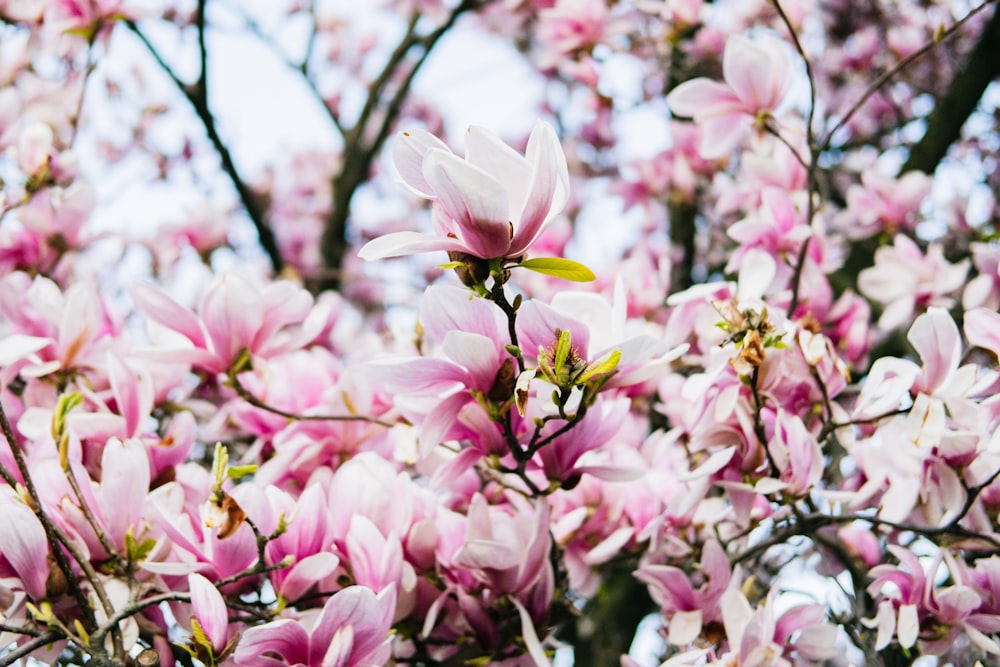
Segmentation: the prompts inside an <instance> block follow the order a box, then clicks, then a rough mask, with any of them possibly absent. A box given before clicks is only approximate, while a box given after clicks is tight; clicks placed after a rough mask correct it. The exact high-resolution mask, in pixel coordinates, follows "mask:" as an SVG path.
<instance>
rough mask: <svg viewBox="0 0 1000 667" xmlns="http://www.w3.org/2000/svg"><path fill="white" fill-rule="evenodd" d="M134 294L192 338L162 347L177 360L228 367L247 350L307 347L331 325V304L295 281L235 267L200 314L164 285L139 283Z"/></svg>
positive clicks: (152, 314)
mask: <svg viewBox="0 0 1000 667" xmlns="http://www.w3.org/2000/svg"><path fill="white" fill-rule="evenodd" d="M132 299H133V300H134V301H135V303H136V306H137V307H138V309H139V310H140V311H142V312H143V313H144V314H145V315H146V316H147V317H149V318H150V319H151V320H153V321H154V322H156V323H157V324H160V325H162V326H163V327H165V328H167V329H170V330H172V331H175V332H177V333H178V334H180V335H181V336H182V337H183V338H185V339H187V341H186V343H187V346H186V347H182V348H180V349H173V350H170V349H160V350H158V352H159V353H161V354H163V355H164V356H165V357H167V358H168V359H169V360H170V361H172V362H174V363H178V362H184V361H186V362H189V363H191V364H192V365H194V366H197V367H199V368H202V369H204V370H207V371H210V372H225V371H226V370H227V369H228V368H229V367H230V365H231V364H232V363H233V361H235V360H236V359H237V357H239V356H240V354H241V353H242V352H243V351H247V352H249V353H250V354H251V355H253V356H254V357H257V358H261V359H267V358H270V357H273V356H276V355H278V354H281V353H283V352H288V351H290V350H294V349H298V348H301V347H304V346H305V345H307V344H308V343H310V342H311V341H312V340H313V339H314V338H315V337H316V336H317V335H319V334H320V332H321V331H322V330H323V327H324V326H325V325H326V321H327V317H328V314H329V307H328V306H327V305H326V304H316V305H314V303H313V298H312V296H311V295H310V294H309V293H308V292H307V291H305V290H304V289H301V288H299V287H296V286H295V285H293V284H292V283H290V282H284V281H279V282H274V283H270V284H268V285H266V286H260V285H256V284H254V283H253V282H251V281H250V280H249V279H248V278H246V277H244V276H243V275H241V274H240V273H238V272H236V271H230V272H228V273H224V274H222V275H220V276H219V277H218V278H217V279H216V280H215V281H213V283H212V286H211V287H209V288H208V290H207V291H206V292H205V295H204V296H203V297H202V300H201V304H200V305H199V308H198V313H199V314H198V315H195V314H194V313H192V312H191V311H190V310H188V309H187V308H185V307H184V306H182V305H180V304H179V303H177V302H176V301H174V300H173V299H172V298H171V297H170V296H169V295H168V294H167V293H166V292H164V291H163V290H162V289H160V288H159V287H155V286H153V285H149V284H137V285H135V286H134V287H133V288H132Z"/></svg>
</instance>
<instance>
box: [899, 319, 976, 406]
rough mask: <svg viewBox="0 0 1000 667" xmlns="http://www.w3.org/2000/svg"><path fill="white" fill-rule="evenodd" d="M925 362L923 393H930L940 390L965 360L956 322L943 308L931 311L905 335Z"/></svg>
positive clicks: (917, 320)
mask: <svg viewBox="0 0 1000 667" xmlns="http://www.w3.org/2000/svg"><path fill="white" fill-rule="evenodd" d="M906 338H907V340H909V341H910V343H911V344H912V345H913V347H914V349H915V350H916V351H917V354H919V355H920V359H921V361H923V382H922V383H921V384H922V386H921V387H920V388H921V389H923V390H925V391H927V392H928V393H933V392H934V390H936V389H939V388H941V387H942V386H943V385H944V384H945V383H946V382H947V380H948V378H950V377H951V375H952V373H953V372H954V371H955V369H957V368H958V364H959V363H960V361H961V358H962V340H961V337H960V336H959V333H958V327H957V326H956V325H955V321H954V320H953V319H951V315H949V314H948V311H946V310H945V309H944V308H928V309H927V312H926V313H924V314H923V315H921V316H920V317H918V318H917V319H916V321H914V323H913V326H911V327H910V331H909V333H907V334H906Z"/></svg>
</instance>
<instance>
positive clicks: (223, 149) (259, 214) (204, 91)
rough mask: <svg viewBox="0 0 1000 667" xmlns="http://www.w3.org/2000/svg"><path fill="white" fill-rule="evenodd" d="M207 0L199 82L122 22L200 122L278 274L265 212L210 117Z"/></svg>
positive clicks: (201, 16) (201, 12) (200, 22)
mask: <svg viewBox="0 0 1000 667" xmlns="http://www.w3.org/2000/svg"><path fill="white" fill-rule="evenodd" d="M206 4H207V0H202V1H201V2H199V4H198V15H197V26H198V51H199V57H200V60H201V71H200V72H199V74H198V81H197V82H196V83H195V84H193V85H189V84H187V83H185V82H184V81H183V80H182V79H181V78H180V77H179V76H178V75H177V73H176V72H175V71H174V69H173V68H172V67H171V66H170V65H169V64H168V63H167V62H166V61H165V60H164V59H163V56H162V55H161V54H160V52H159V51H158V50H157V49H156V47H155V46H153V44H152V42H150V41H149V38H148V37H146V35H145V33H143V32H142V31H141V30H140V29H139V26H138V24H137V23H136V22H135V21H132V20H125V21H124V23H125V25H127V26H128V27H129V29H130V30H131V31H132V32H133V33H134V34H135V36H136V37H138V38H139V41H141V42H142V44H143V46H145V47H146V50H147V51H149V53H150V55H152V56H153V60H155V61H156V64H157V65H159V67H160V69H162V70H163V71H164V72H165V73H166V75H167V76H168V77H169V78H170V80H171V81H173V82H174V85H175V86H177V89H178V90H179V91H180V92H181V94H182V95H184V98H185V99H187V101H188V103H189V104H190V105H191V107H192V108H193V109H194V112H195V114H196V115H197V116H198V119H199V120H200V121H201V124H202V127H203V128H204V129H205V134H206V135H207V136H208V140H209V141H210V142H211V143H212V147H213V148H215V152H216V153H218V155H219V161H220V162H221V163H222V170H223V171H224V172H225V173H226V175H227V176H228V177H229V180H230V182H231V183H232V184H233V187H234V188H235V189H236V194H237V196H238V197H239V199H240V203H241V204H242V205H243V208H244V210H245V211H246V213H247V216H248V217H249V218H250V222H252V223H253V226H254V228H255V229H256V230H257V238H258V240H259V241H260V245H261V248H263V250H264V252H265V253H266V254H267V256H268V258H269V259H270V260H271V268H272V269H273V270H274V272H275V273H279V272H280V271H281V270H282V269H283V268H284V267H285V262H284V260H283V259H282V258H281V251H280V250H279V249H278V242H277V240H276V239H275V237H274V232H273V231H272V230H271V227H270V225H268V223H267V211H266V210H265V208H264V206H263V205H262V204H261V202H260V200H259V199H258V197H257V195H256V194H255V193H254V192H253V191H252V190H251V189H250V187H249V186H248V185H247V184H246V182H245V181H244V180H243V178H242V177H241V176H240V173H239V171H238V170H237V169H236V163H235V162H233V157H232V154H231V153H230V152H229V147H228V146H226V144H225V142H224V141H223V140H222V137H220V136H219V132H218V130H217V129H216V123H215V117H214V116H213V115H212V111H211V109H210V108H209V106H208V87H207V79H208V67H207V65H208V63H207V57H208V53H207V47H206V45H205V5H206Z"/></svg>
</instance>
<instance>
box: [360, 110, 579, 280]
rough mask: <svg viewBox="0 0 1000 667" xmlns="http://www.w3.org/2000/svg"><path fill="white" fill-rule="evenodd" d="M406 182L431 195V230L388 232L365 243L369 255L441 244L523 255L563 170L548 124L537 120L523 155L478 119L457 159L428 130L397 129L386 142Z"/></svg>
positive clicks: (565, 191) (564, 186)
mask: <svg viewBox="0 0 1000 667" xmlns="http://www.w3.org/2000/svg"><path fill="white" fill-rule="evenodd" d="M393 159H394V160H395V163H396V168H397V169H398V170H399V174H400V176H401V177H402V179H403V182H404V183H405V184H406V186H407V187H408V188H409V189H410V190H411V191H412V192H413V193H414V194H416V195H417V196H419V197H423V198H424V199H429V200H431V201H432V202H433V203H434V207H433V218H434V223H435V227H436V228H437V231H438V234H437V235H434V236H432V235H429V234H422V233H419V232H396V233H393V234H388V235H386V236H382V237H380V238H377V239H375V240H373V241H370V242H369V243H367V244H366V245H365V246H364V247H363V248H362V249H361V251H360V252H359V253H358V255H359V256H360V257H361V258H362V259H367V260H372V259H381V258H384V257H399V256H401V255H410V254H413V253H418V252H430V251H432V250H447V251H449V252H456V253H461V254H463V255H471V256H473V257H478V258H481V259H499V258H510V259H514V258H518V257H521V256H523V255H524V254H525V253H526V252H527V251H528V248H530V247H531V245H532V243H534V242H535V240H536V239H537V238H538V237H539V236H540V235H541V233H542V232H543V231H544V230H545V227H546V226H547V225H548V224H549V223H550V222H551V221H552V220H553V219H554V218H555V217H556V216H557V215H558V214H559V213H560V212H561V211H562V208H563V206H565V205H566V201H567V198H568V197H569V171H568V169H567V166H566V157H565V156H564V155H563V151H562V148H561V147H560V145H559V139H558V137H557V136H556V133H555V130H553V129H552V127H551V126H550V125H548V124H546V123H542V122H539V123H538V124H537V125H536V126H535V129H534V130H532V132H531V136H530V137H529V138H528V148H527V152H526V154H525V155H524V156H522V155H519V154H518V153H517V152H516V151H514V150H513V149H512V148H510V147H509V146H507V145H506V144H504V143H503V142H502V141H500V139H498V138H497V137H496V136H494V135H493V134H491V133H490V132H488V131H487V130H484V129H483V128H480V127H471V128H469V131H468V133H467V134H466V136H465V159H464V160H463V159H462V158H460V157H458V156H457V155H455V154H454V153H452V152H451V150H450V149H449V148H448V147H447V146H446V145H445V144H444V142H442V141H441V140H440V139H438V138H436V137H434V136H433V135H432V134H430V133H428V132H425V131H423V130H412V131H410V132H403V133H402V134H400V135H399V137H398V138H397V140H396V144H395V146H394V147H393Z"/></svg>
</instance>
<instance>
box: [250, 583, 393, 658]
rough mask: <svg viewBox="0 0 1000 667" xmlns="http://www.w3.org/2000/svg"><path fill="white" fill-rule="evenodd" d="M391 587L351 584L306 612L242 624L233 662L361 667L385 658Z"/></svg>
mask: <svg viewBox="0 0 1000 667" xmlns="http://www.w3.org/2000/svg"><path fill="white" fill-rule="evenodd" d="M395 606H396V593H395V589H394V588H393V587H391V586H390V587H388V588H386V589H385V590H383V591H382V592H381V593H379V594H378V595H376V594H375V592H374V591H372V590H371V589H370V588H365V587H364V586H351V587H349V588H345V589H343V590H342V591H340V592H338V593H336V594H334V595H333V596H331V597H330V599H329V600H328V601H327V603H326V604H325V605H323V610H322V611H321V612H320V614H319V615H318V617H317V616H315V615H313V616H312V617H311V618H304V619H291V618H283V619H280V620H277V621H272V622H271V623H267V624H265V625H260V626H257V627H254V628H250V629H249V630H247V631H246V632H245V633H244V635H243V639H241V640H240V643H239V646H238V647H237V649H236V654H235V656H234V657H235V660H236V664H237V665H248V666H249V667H264V666H265V665H275V666H278V665H296V666H300V665H301V666H302V667H332V666H334V665H335V666H336V667H361V666H363V665H383V664H386V662H387V661H388V660H389V656H390V647H389V644H388V635H389V628H390V627H391V625H392V615H393V610H394V609H395Z"/></svg>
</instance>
